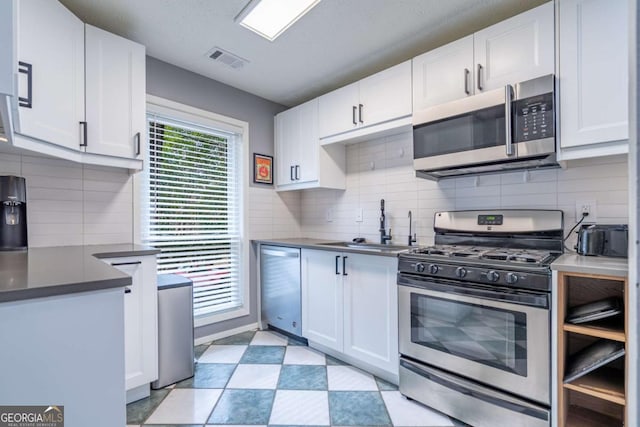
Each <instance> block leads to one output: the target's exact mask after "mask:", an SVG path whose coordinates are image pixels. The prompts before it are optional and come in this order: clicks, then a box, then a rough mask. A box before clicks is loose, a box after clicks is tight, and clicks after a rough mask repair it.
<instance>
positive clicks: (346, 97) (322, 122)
mask: <svg viewBox="0 0 640 427" xmlns="http://www.w3.org/2000/svg"><path fill="white" fill-rule="evenodd" d="M318 102H319V104H318V120H319V127H320V138H324V137H326V136H331V135H336V134H339V133H342V132H346V131H349V130H351V129H355V128H356V127H357V126H358V111H357V110H358V103H359V90H358V82H356V83H352V84H350V85H348V86H345V87H343V88H340V89H337V90H334V91H333V92H329V93H327V94H326V95H322V96H321V97H320V98H319V101H318Z"/></svg>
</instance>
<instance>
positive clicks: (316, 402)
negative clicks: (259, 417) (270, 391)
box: [269, 390, 329, 425]
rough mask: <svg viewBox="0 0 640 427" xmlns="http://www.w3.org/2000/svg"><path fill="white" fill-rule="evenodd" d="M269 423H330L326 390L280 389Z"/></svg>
mask: <svg viewBox="0 0 640 427" xmlns="http://www.w3.org/2000/svg"><path fill="white" fill-rule="evenodd" d="M269 424H275V425H329V399H328V395H327V392H326V391H309V390H278V391H277V392H276V398H275V401H274V402H273V409H272V410H271V418H270V420H269Z"/></svg>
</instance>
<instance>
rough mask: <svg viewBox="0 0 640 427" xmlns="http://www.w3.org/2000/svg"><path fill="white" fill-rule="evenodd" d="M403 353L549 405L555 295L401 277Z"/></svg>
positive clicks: (401, 340) (399, 291)
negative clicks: (551, 315)
mask: <svg viewBox="0 0 640 427" xmlns="http://www.w3.org/2000/svg"><path fill="white" fill-rule="evenodd" d="M398 284H399V285H400V286H399V287H398V304H399V310H398V311H399V340H400V341H399V346H400V353H401V354H402V355H404V356H408V357H410V358H413V359H416V360H418V361H421V362H423V363H426V364H429V365H432V366H436V367H439V368H441V369H444V370H447V371H450V372H454V373H456V374H459V375H462V376H464V377H467V378H470V379H472V380H475V381H478V382H481V383H484V384H488V385H491V386H493V387H497V388H500V389H503V390H506V391H510V392H512V393H515V394H520V393H522V392H523V391H524V392H525V393H526V396H527V398H529V399H532V400H535V401H537V402H540V403H544V404H547V405H548V404H549V402H550V399H549V387H550V385H549V384H550V378H549V377H550V354H549V346H550V326H549V325H550V323H549V322H550V318H549V296H548V295H547V294H537V293H530V292H519V291H514V290H511V289H505V290H502V291H501V290H496V289H495V288H490V287H484V286H469V285H467V284H462V283H457V282H446V281H435V280H433V279H429V278H422V277H419V276H414V275H410V274H401V275H399V278H398Z"/></svg>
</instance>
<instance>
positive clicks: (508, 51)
mask: <svg viewBox="0 0 640 427" xmlns="http://www.w3.org/2000/svg"><path fill="white" fill-rule="evenodd" d="M473 40H474V58H475V62H476V69H475V72H476V82H475V83H476V89H477V90H478V91H483V90H491V89H496V88H499V87H503V86H505V85H507V84H514V83H518V82H522V81H525V80H529V79H533V78H536V77H540V76H543V75H546V74H553V72H554V64H555V52H554V19H553V2H549V3H545V4H543V5H542V6H538V7H536V8H534V9H531V10H529V11H527V12H524V13H521V14H519V15H516V16H514V17H513V18H509V19H507V20H505V21H502V22H499V23H498V24H495V25H492V26H491V27H488V28H485V29H483V30H480V31H478V32H477V33H475V34H474V35H473Z"/></svg>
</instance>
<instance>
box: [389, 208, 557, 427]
mask: <svg viewBox="0 0 640 427" xmlns="http://www.w3.org/2000/svg"><path fill="white" fill-rule="evenodd" d="M434 229H435V232H436V236H435V245H434V246H431V247H426V248H417V249H414V250H413V251H410V252H408V253H403V254H401V255H400V258H399V264H398V269H399V272H398V285H399V287H398V304H399V337H400V342H399V345H400V392H401V393H402V394H404V395H405V396H407V397H410V398H412V399H415V400H418V401H420V402H422V403H424V404H426V405H428V406H430V407H432V408H434V409H437V410H439V411H441V412H444V413H446V414H448V415H451V416H453V417H455V418H458V419H460V420H461V421H464V422H466V423H469V424H471V425H473V426H476V427H482V426H488V427H494V426H498V425H504V426H510V427H511V426H535V427H537V426H549V425H550V418H551V417H550V371H551V368H550V366H551V355H550V342H551V339H550V303H551V298H550V292H551V270H550V267H549V265H550V264H551V262H552V261H553V260H554V259H555V258H557V257H558V256H559V255H560V254H561V253H562V249H563V239H562V237H563V214H562V211H557V210H502V211H451V212H438V213H436V215H435V220H434Z"/></svg>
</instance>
